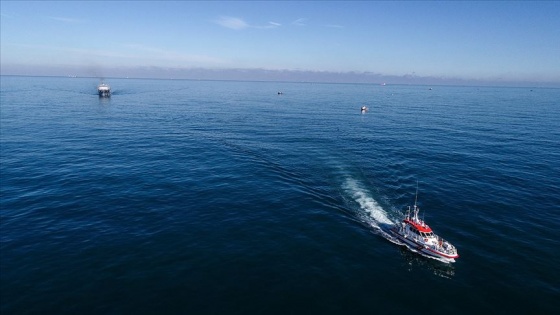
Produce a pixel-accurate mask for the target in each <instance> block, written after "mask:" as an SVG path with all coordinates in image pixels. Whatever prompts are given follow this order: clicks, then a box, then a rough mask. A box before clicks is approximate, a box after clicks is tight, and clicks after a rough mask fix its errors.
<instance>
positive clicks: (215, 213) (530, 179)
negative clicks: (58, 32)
mask: <svg viewBox="0 0 560 315" xmlns="http://www.w3.org/2000/svg"><path fill="white" fill-rule="evenodd" d="M98 83H99V81H98V80H97V79H88V78H85V79H84V78H49V77H10V76H3V77H1V99H0V105H1V107H0V145H1V147H0V176H1V177H0V197H1V199H0V200H1V201H0V202H1V203H0V218H1V221H0V280H1V281H0V294H1V296H0V298H1V299H0V302H1V308H0V313H2V314H3V315H7V314H348V313H350V314H377V313H385V314H411V313H421V314H448V313H450V312H453V314H481V313H484V314H552V313H555V314H556V313H557V310H558V308H559V307H560V232H559V228H560V143H559V142H560V90H559V89H541V88H530V87H529V88H494V87H450V86H406V85H387V86H381V85H366V84H362V85H355V84H317V83H275V82H220V81H186V80H137V79H109V80H106V83H108V84H110V85H111V87H112V89H113V95H112V97H111V98H110V99H100V98H99V97H98V96H97V94H96V86H97V84H98ZM430 88H431V89H430ZM278 91H282V92H283V94H282V95H278V93H277V92H278ZM363 105H365V106H368V107H369V109H370V110H369V112H367V113H365V114H362V113H360V107H361V106H363ZM417 182H418V187H419V193H418V203H419V206H420V208H421V216H423V217H424V219H425V221H426V222H428V224H430V226H431V227H432V228H433V229H434V231H435V232H436V233H437V234H438V235H441V236H443V237H444V238H446V239H447V240H449V241H450V242H451V243H453V244H454V245H455V246H456V247H457V248H458V251H459V255H460V258H459V259H458V260H457V261H456V262H455V263H453V264H445V263H442V262H440V261H437V260H433V259H429V258H425V257H422V256H420V255H418V254H415V253H412V252H410V251H408V250H407V249H406V248H404V247H402V246H398V245H396V244H393V243H392V242H390V241H389V240H387V239H386V238H385V237H384V236H383V233H382V232H381V231H380V226H382V225H384V224H389V225H390V224H394V223H396V222H399V221H400V220H402V218H403V214H404V210H405V209H406V206H408V205H411V204H413V203H414V198H415V191H416V184H417Z"/></svg>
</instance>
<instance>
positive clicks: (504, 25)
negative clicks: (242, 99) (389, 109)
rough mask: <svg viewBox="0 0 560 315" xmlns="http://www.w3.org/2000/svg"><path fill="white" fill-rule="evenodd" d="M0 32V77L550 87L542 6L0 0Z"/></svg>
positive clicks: (558, 16) (551, 54) (559, 16)
mask: <svg viewBox="0 0 560 315" xmlns="http://www.w3.org/2000/svg"><path fill="white" fill-rule="evenodd" d="M0 26H1V27H0V32H1V33H0V35H1V37H0V40H1V41H0V44H1V47H0V48H1V51H0V52H1V60H0V61H1V67H2V68H1V69H2V74H19V73H17V72H18V71H20V72H21V71H24V70H21V69H25V71H27V72H29V71H31V72H32V71H33V70H32V69H36V70H37V71H40V69H43V71H51V72H52V73H53V74H62V73H60V72H61V71H66V72H68V71H71V70H69V69H75V70H76V72H80V71H81V70H80V69H82V70H83V69H97V70H96V71H100V72H108V73H112V74H117V75H118V71H121V72H122V75H123V76H125V75H126V73H125V72H126V70H127V69H135V68H144V69H146V68H151V69H152V70H153V71H154V75H155V76H157V72H158V71H161V69H190V68H204V69H213V70H215V71H217V70H218V69H247V71H250V70H252V69H266V70H278V71H280V70H290V71H300V72H302V71H303V72H305V71H311V72H329V73H331V74H332V73H346V72H360V73H361V72H366V73H374V74H378V75H383V76H393V77H399V76H418V77H437V78H443V79H446V78H458V79H464V80H487V81H497V82H500V81H520V82H552V83H555V84H560V57H558V56H560V2H552V1H544V2H535V1H516V2H511V1H496V2H487V1H474V2H454V1H448V2H433V1H430V2H422V1H412V2H406V1H397V2H382V1H356V2H352V1H343V2H342V1H341V2H337V1H304V2H298V1H277V2H270V1H262V2H259V1H247V2H235V1H227V2H221V1H201V2H196V1H186V2H171V1H158V2H152V1H107V2H103V1H84V2H79V1H60V2H52V1H40V2H29V1H1V25H0ZM44 69H47V70H44ZM57 69H58V70H57ZM61 69H62V70H61ZM115 69H118V71H116V70H115ZM57 71H58V72H57ZM30 74H33V73H30ZM64 74H66V73H64Z"/></svg>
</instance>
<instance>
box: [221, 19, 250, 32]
mask: <svg viewBox="0 0 560 315" xmlns="http://www.w3.org/2000/svg"><path fill="white" fill-rule="evenodd" d="M214 22H215V23H217V24H218V25H221V26H223V27H227V28H230V29H232V30H236V31H238V30H242V29H246V28H248V27H249V24H247V22H245V21H244V20H243V19H240V18H236V17H231V16H221V17H220V18H219V19H217V20H215V21H214Z"/></svg>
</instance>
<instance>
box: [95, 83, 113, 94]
mask: <svg viewBox="0 0 560 315" xmlns="http://www.w3.org/2000/svg"><path fill="white" fill-rule="evenodd" d="M97 94H99V97H110V96H111V87H110V86H109V85H107V84H105V83H101V84H99V85H98V86H97Z"/></svg>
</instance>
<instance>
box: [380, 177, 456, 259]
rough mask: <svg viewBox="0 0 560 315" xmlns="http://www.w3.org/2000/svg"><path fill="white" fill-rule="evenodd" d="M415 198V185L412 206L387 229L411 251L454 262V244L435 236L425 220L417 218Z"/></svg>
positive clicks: (418, 209) (417, 210) (417, 209)
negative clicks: (397, 222) (399, 220)
mask: <svg viewBox="0 0 560 315" xmlns="http://www.w3.org/2000/svg"><path fill="white" fill-rule="evenodd" d="M417 199H418V187H416V199H415V200H414V206H413V207H412V209H411V208H410V206H409V207H408V210H407V212H406V216H405V218H404V220H403V221H402V222H401V223H400V224H399V225H397V226H395V227H393V228H392V229H390V230H389V231H390V232H391V234H392V235H393V236H395V237H396V238H397V239H399V240H400V241H401V242H403V243H404V244H405V245H406V246H407V247H408V248H409V249H412V250H413V251H416V252H419V253H421V254H423V255H426V256H430V257H435V258H437V259H439V260H441V261H443V262H455V259H457V258H459V254H458V253H457V249H456V248H455V246H453V245H451V243H449V242H448V241H446V240H444V239H443V238H441V237H439V236H437V235H436V234H435V233H434V232H433V231H432V229H431V228H430V227H429V226H428V225H427V224H426V222H424V221H423V220H420V218H418V212H419V211H420V208H418V206H417V205H416V201H417Z"/></svg>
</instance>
